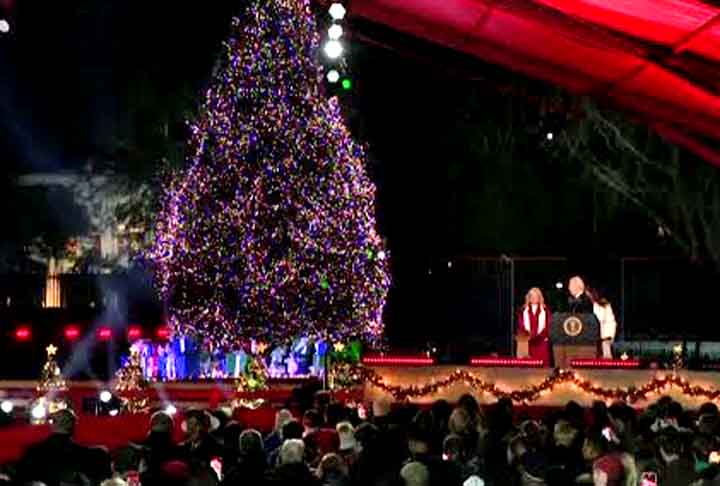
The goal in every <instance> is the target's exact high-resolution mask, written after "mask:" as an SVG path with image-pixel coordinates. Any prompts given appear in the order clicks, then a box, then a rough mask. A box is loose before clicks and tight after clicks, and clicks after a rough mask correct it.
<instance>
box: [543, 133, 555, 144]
mask: <svg viewBox="0 0 720 486" xmlns="http://www.w3.org/2000/svg"><path fill="white" fill-rule="evenodd" d="M545 138H546V139H547V141H548V142H552V140H553V139H554V138H555V134H554V133H553V132H547V134H545Z"/></svg>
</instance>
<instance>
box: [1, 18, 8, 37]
mask: <svg viewBox="0 0 720 486" xmlns="http://www.w3.org/2000/svg"><path fill="white" fill-rule="evenodd" d="M8 32H10V22H8V21H7V20H5V19H0V33H1V34H7V33H8Z"/></svg>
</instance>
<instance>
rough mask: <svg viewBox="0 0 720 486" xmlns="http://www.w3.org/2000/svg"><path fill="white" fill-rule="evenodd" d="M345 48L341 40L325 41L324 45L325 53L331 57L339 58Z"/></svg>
mask: <svg viewBox="0 0 720 486" xmlns="http://www.w3.org/2000/svg"><path fill="white" fill-rule="evenodd" d="M343 50H344V49H343V45H342V44H341V43H340V41H337V40H329V41H327V42H326V43H325V46H324V47H323V51H325V55H326V56H327V57H328V58H329V59H337V58H339V57H340V56H342V53H343Z"/></svg>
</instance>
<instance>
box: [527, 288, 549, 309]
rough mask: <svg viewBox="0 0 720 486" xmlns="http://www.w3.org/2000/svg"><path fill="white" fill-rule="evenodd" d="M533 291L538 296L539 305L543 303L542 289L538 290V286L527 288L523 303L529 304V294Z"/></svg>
mask: <svg viewBox="0 0 720 486" xmlns="http://www.w3.org/2000/svg"><path fill="white" fill-rule="evenodd" d="M533 292H534V293H536V294H538V296H539V297H540V305H545V296H544V295H543V293H542V290H540V287H533V288H531V289H530V290H528V292H527V294H525V305H530V295H531V294H532V293H533Z"/></svg>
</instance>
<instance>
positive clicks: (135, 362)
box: [114, 347, 149, 413]
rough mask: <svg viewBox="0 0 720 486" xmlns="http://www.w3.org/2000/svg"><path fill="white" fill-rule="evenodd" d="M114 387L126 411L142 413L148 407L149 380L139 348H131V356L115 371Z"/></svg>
mask: <svg viewBox="0 0 720 486" xmlns="http://www.w3.org/2000/svg"><path fill="white" fill-rule="evenodd" d="M114 389H115V393H116V394H117V396H119V397H120V400H122V404H123V410H124V411H125V412H128V413H140V412H143V411H145V410H146V409H147V405H148V400H149V397H148V392H149V390H148V382H147V380H146V379H145V376H144V375H143V369H142V366H140V353H139V351H138V350H137V348H135V347H131V348H130V357H129V358H128V360H127V362H126V363H125V364H124V365H123V367H122V368H120V369H119V370H117V372H116V373H115V385H114Z"/></svg>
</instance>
